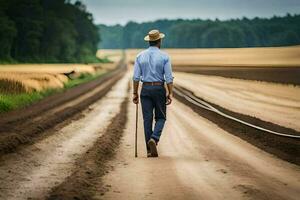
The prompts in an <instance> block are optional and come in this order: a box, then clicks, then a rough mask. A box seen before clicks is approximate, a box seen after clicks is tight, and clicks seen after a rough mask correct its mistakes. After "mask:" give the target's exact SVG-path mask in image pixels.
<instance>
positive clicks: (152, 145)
mask: <svg viewBox="0 0 300 200" xmlns="http://www.w3.org/2000/svg"><path fill="white" fill-rule="evenodd" d="M148 145H149V147H150V152H151V156H152V157H158V153H157V148H156V142H155V140H154V139H153V138H151V139H150V140H149V141H148Z"/></svg>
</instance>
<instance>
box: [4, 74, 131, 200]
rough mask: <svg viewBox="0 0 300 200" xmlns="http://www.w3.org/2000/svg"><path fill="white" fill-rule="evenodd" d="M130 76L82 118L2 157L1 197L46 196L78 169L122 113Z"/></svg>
mask: <svg viewBox="0 0 300 200" xmlns="http://www.w3.org/2000/svg"><path fill="white" fill-rule="evenodd" d="M128 75H129V74H127V75H125V76H124V77H123V78H122V79H120V80H119V81H118V83H117V84H116V85H115V86H114V87H113V88H112V90H111V91H110V92H109V93H108V94H107V95H106V96H105V97H103V98H101V99H100V101H98V102H96V103H95V104H92V105H91V106H90V107H89V109H87V110H85V111H84V112H83V113H82V115H83V116H82V117H81V118H80V119H78V120H75V121H73V122H72V123H69V124H67V125H66V126H64V127H63V128H61V129H57V130H55V133H53V134H50V136H49V137H45V138H43V139H41V140H40V141H38V142H37V143H35V144H33V145H30V146H25V147H24V148H21V149H20V150H19V151H17V152H16V153H13V154H7V155H5V156H3V157H1V162H0V175H1V179H0V199H30V198H32V199H44V198H46V197H47V196H48V193H50V191H51V189H52V188H53V187H56V186H58V185H60V184H61V183H63V182H64V180H65V179H66V178H67V177H68V176H70V175H71V174H72V173H73V172H74V170H76V166H75V165H76V160H77V159H79V158H80V157H82V156H84V154H85V153H86V152H87V151H88V150H90V149H91V148H93V145H94V143H95V141H97V139H98V138H99V137H101V135H102V134H104V132H105V128H106V127H107V126H108V125H109V123H110V121H111V120H112V119H113V117H114V116H116V115H117V114H118V113H119V112H120V105H121V103H122V102H123V101H124V100H125V98H126V97H127V92H128V90H127V88H128ZM94 159H95V160H96V159H97V158H94Z"/></svg>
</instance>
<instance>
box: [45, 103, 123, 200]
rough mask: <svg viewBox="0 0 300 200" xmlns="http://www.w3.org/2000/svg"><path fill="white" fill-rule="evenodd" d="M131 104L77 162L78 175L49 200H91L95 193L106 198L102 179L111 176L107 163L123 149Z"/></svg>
mask: <svg viewBox="0 0 300 200" xmlns="http://www.w3.org/2000/svg"><path fill="white" fill-rule="evenodd" d="M127 103H128V99H126V100H125V101H124V102H123V103H122V105H121V110H120V114H118V115H116V116H115V117H114V118H113V119H112V120H111V123H110V124H109V126H108V127H107V128H106V130H105V132H104V133H103V135H102V136H101V137H100V138H99V139H98V140H97V141H96V142H95V144H94V146H93V147H92V148H91V149H89V150H88V151H87V152H86V153H85V154H84V155H83V156H82V157H81V158H79V159H78V160H77V161H76V163H75V165H76V169H75V170H74V171H75V172H74V173H73V174H72V175H70V176H69V177H68V178H67V179H66V180H65V181H64V182H63V183H61V184H60V185H58V186H57V187H55V188H53V190H52V192H51V193H50V195H49V196H48V198H47V199H49V200H54V199H82V200H84V199H86V200H90V199H93V196H94V194H95V193H101V194H104V192H105V191H106V188H105V187H104V185H103V184H101V177H102V176H103V175H104V174H106V173H108V170H109V169H110V166H109V165H107V161H108V160H111V159H112V158H113V157H114V154H115V151H116V149H117V148H118V146H119V143H120V140H121V137H122V134H123V130H124V128H125V124H126V122H127ZM99 186H100V187H99ZM101 186H102V187H101Z"/></svg>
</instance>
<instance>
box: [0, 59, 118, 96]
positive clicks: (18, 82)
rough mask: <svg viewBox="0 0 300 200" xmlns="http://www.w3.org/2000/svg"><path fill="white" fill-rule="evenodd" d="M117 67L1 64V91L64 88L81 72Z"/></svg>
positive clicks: (105, 65) (114, 65)
mask: <svg viewBox="0 0 300 200" xmlns="http://www.w3.org/2000/svg"><path fill="white" fill-rule="evenodd" d="M115 67H116V64H115V63H107V64H102V63H101V64H95V65H83V64H13V65H0V93H4V94H18V93H30V92H33V91H43V90H46V89H59V88H63V87H64V84H65V83H67V82H68V81H69V78H70V76H69V77H68V76H66V75H65V74H70V73H71V77H72V78H77V77H79V76H80V75H81V74H91V75H93V74H95V73H98V72H100V71H101V72H105V71H109V70H112V69H114V68H115Z"/></svg>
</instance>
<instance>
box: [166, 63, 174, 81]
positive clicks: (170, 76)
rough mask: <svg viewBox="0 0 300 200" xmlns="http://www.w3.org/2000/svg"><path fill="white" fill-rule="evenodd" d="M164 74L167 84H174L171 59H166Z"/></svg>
mask: <svg viewBox="0 0 300 200" xmlns="http://www.w3.org/2000/svg"><path fill="white" fill-rule="evenodd" d="M164 72H165V79H166V83H172V82H173V79H174V77H173V73H172V66H171V61H170V58H169V57H167V58H166V62H165V65H164Z"/></svg>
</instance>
